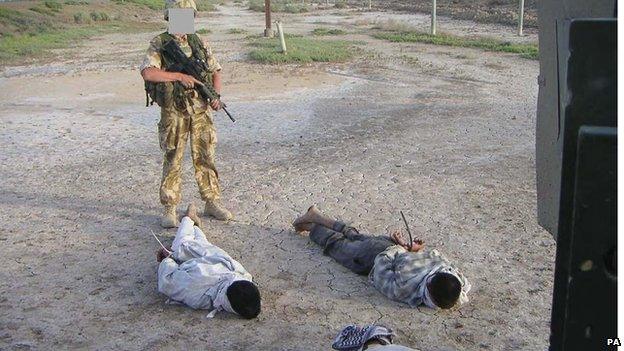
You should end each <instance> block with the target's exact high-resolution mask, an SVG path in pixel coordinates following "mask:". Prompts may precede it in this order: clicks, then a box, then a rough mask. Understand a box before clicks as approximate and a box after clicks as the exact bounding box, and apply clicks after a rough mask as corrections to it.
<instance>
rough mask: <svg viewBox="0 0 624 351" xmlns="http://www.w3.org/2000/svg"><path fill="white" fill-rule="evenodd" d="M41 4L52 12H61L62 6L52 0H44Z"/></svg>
mask: <svg viewBox="0 0 624 351" xmlns="http://www.w3.org/2000/svg"><path fill="white" fill-rule="evenodd" d="M43 4H44V5H45V7H47V8H49V9H50V10H52V11H54V12H61V9H62V8H63V5H61V4H60V3H58V2H56V1H53V0H46V1H44V2H43Z"/></svg>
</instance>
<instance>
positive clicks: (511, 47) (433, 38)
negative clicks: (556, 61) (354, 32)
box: [373, 31, 539, 60]
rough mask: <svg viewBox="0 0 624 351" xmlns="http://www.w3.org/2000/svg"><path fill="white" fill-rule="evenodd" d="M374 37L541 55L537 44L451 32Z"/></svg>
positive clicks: (531, 57)
mask: <svg viewBox="0 0 624 351" xmlns="http://www.w3.org/2000/svg"><path fill="white" fill-rule="evenodd" d="M373 37H374V38H377V39H385V40H389V41H392V42H397V43H426V44H434V45H446V46H460V47H469V48H479V49H483V50H486V51H500V52H509V53H516V54H520V56H521V57H524V58H528V59H533V60H537V59H538V57H539V55H538V47H537V45H535V44H514V43H510V42H504V41H500V40H496V39H490V38H463V37H459V36H454V35H449V34H438V35H430V34H427V33H422V32H417V31H391V32H387V31H386V32H380V33H375V34H373Z"/></svg>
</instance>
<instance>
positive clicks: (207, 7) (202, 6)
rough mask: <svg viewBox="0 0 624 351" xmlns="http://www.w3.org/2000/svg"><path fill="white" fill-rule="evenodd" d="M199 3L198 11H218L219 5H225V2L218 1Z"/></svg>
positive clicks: (201, 1) (203, 0)
mask: <svg viewBox="0 0 624 351" xmlns="http://www.w3.org/2000/svg"><path fill="white" fill-rule="evenodd" d="M196 3H197V11H201V12H211V11H216V10H217V5H223V4H224V2H223V1H217V0H199V1H197V2H196Z"/></svg>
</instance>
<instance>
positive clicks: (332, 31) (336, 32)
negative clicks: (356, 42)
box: [312, 28, 347, 35]
mask: <svg viewBox="0 0 624 351" xmlns="http://www.w3.org/2000/svg"><path fill="white" fill-rule="evenodd" d="M312 34H313V35H343V34H347V32H345V31H344V30H342V29H335V28H333V29H329V28H314V30H313V31H312Z"/></svg>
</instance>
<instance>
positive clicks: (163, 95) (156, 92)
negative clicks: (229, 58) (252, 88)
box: [145, 32, 212, 110]
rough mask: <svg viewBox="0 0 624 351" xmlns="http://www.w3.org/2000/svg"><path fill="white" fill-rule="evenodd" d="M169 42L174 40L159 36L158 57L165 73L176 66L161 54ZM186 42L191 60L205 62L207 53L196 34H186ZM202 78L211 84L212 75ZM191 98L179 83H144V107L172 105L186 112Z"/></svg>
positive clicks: (163, 34) (165, 34)
mask: <svg viewBox="0 0 624 351" xmlns="http://www.w3.org/2000/svg"><path fill="white" fill-rule="evenodd" d="M169 40H175V38H174V37H173V36H172V35H171V34H169V33H167V32H165V33H162V34H161V35H160V42H161V46H160V57H161V60H162V69H163V70H165V71H168V70H169V68H170V67H171V66H172V65H174V64H176V62H171V61H170V59H169V57H167V55H165V54H164V52H163V51H164V49H163V48H164V47H165V44H167V43H168V42H169ZM186 40H188V43H189V46H190V47H191V51H192V55H191V59H200V60H202V61H204V62H206V60H207V58H208V52H207V51H206V48H205V47H204V45H203V43H202V41H201V39H200V38H199V37H198V36H197V34H187V35H186ZM202 78H203V79H202V80H203V81H205V82H206V83H208V84H212V75H208V76H207V77H202ZM191 97H192V95H190V94H189V93H188V91H187V90H186V88H185V87H184V85H182V83H180V82H163V83H154V82H148V81H145V99H146V103H145V106H150V105H153V104H154V102H155V103H156V104H158V106H160V107H170V106H172V104H175V108H176V109H178V110H186V107H187V104H188V103H190V101H189V100H190V98H191ZM150 99H151V102H150Z"/></svg>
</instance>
